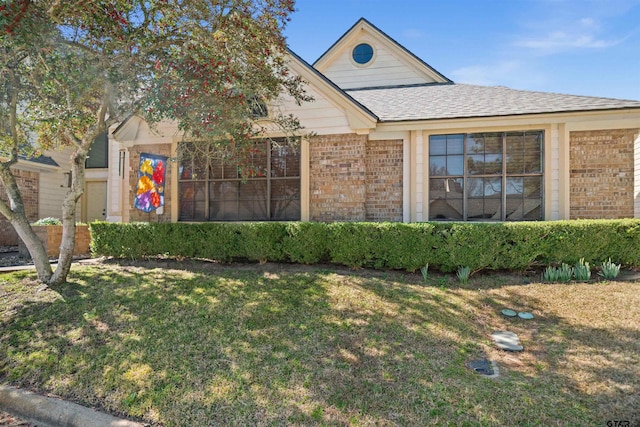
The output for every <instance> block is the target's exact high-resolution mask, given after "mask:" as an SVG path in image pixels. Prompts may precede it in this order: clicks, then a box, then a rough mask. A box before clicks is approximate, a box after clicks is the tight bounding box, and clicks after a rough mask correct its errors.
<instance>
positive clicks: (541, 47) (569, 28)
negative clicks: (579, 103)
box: [513, 17, 629, 55]
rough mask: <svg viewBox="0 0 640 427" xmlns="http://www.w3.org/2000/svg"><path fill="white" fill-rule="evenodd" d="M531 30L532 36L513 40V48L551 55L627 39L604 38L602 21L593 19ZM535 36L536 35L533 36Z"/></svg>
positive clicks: (613, 44) (585, 18)
mask: <svg viewBox="0 0 640 427" xmlns="http://www.w3.org/2000/svg"><path fill="white" fill-rule="evenodd" d="M541 26H542V27H545V25H544V24H543V25H540V24H538V25H536V26H535V27H534V26H531V27H530V31H531V32H533V33H534V34H532V35H527V36H522V37H519V38H517V39H516V41H515V42H514V43H513V44H514V46H516V47H519V48H527V49H531V50H533V51H535V52H536V53H538V54H540V55H551V54H555V53H560V52H566V51H569V50H576V49H604V48H608V47H613V46H616V45H619V44H620V43H622V42H624V41H625V40H626V39H627V38H628V37H629V35H627V36H626V37H619V38H612V37H611V36H609V37H603V36H602V35H601V33H602V32H603V30H602V24H601V22H600V21H599V20H598V19H596V18H593V17H584V18H580V19H574V20H573V21H571V22H561V23H560V22H557V21H556V22H554V23H550V24H547V25H546V27H547V28H542V29H540V27H541ZM536 33H537V34H536Z"/></svg>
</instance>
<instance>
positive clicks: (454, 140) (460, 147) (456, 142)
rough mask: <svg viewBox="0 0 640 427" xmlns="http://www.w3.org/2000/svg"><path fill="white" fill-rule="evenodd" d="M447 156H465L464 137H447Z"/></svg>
mask: <svg viewBox="0 0 640 427" xmlns="http://www.w3.org/2000/svg"><path fill="white" fill-rule="evenodd" d="M447 154H464V135H448V136H447Z"/></svg>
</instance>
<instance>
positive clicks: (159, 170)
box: [133, 153, 167, 212]
mask: <svg viewBox="0 0 640 427" xmlns="http://www.w3.org/2000/svg"><path fill="white" fill-rule="evenodd" d="M166 163H167V158H166V157H163V156H156V155H153V154H146V153H141V154H140V170H139V171H138V187H137V191H136V200H135V202H134V204H133V205H134V206H135V207H136V209H140V210H141V211H143V212H151V211H154V210H156V209H158V208H159V207H161V206H164V180H165V171H166Z"/></svg>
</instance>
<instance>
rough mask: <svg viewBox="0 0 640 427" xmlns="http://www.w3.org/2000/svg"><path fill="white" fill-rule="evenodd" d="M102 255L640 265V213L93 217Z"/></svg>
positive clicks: (389, 265)
mask: <svg viewBox="0 0 640 427" xmlns="http://www.w3.org/2000/svg"><path fill="white" fill-rule="evenodd" d="M90 227H91V235H92V250H93V252H94V254H96V255H105V256H113V257H124V258H132V259H136V258H142V257H150V256H161V255H166V256H172V257H186V258H207V259H215V260H219V261H224V262H230V261H236V260H237V261H242V260H249V261H260V262H266V261H273V262H299V263H305V264H313V263H319V262H331V263H335V264H341V265H345V266H348V267H353V268H357V267H371V268H378V269H395V270H407V271H417V270H419V269H420V268H421V267H423V266H425V265H427V264H428V265H429V267H430V268H432V269H435V270H440V271H443V272H455V271H456V270H457V269H458V267H459V266H461V265H463V266H466V267H469V268H470V269H471V271H478V270H482V269H485V270H516V271H520V270H523V269H526V268H528V267H531V266H544V265H550V264H554V263H567V264H569V265H575V264H576V263H579V262H580V260H581V259H583V262H584V263H585V264H586V263H599V262H601V260H603V259H611V260H613V261H612V262H617V263H620V264H623V265H627V266H639V265H640V220H631V219H629V220H588V221H554V222H537V223H533V222H526V223H418V224H403V223H367V222H363V223H359V222H336V223H314V222H291V223H280V222H257V223H203V224H191V223H173V224H172V223H164V224H146V223H131V224H116V223H106V222H94V223H92V224H90Z"/></svg>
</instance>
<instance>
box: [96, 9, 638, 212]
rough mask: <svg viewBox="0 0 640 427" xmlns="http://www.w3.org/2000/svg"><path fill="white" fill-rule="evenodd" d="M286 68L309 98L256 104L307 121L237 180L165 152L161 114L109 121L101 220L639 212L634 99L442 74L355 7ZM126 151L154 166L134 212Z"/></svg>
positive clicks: (172, 149) (134, 175)
mask: <svg viewBox="0 0 640 427" xmlns="http://www.w3.org/2000/svg"><path fill="white" fill-rule="evenodd" d="M290 69H291V71H292V72H293V73H297V74H298V75H300V76H302V77H303V78H304V80H306V81H307V82H308V92H309V93H310V94H311V95H312V96H313V97H314V99H315V101H314V102H311V103H305V104H303V105H302V106H297V105H296V104H295V103H294V102H293V100H291V99H288V98H287V97H284V96H283V97H282V98H280V99H279V100H278V101H277V102H276V103H274V104H273V105H269V106H268V109H270V110H276V109H277V110H280V111H283V112H286V113H293V114H294V115H296V116H297V117H298V118H299V119H300V121H301V123H302V125H303V126H304V127H305V128H306V129H305V132H312V136H309V137H304V138H302V139H301V141H300V146H299V149H297V150H291V149H288V148H287V147H283V146H281V145H278V144H277V143H275V144H274V143H272V142H261V143H260V144H261V145H260V144H259V146H260V150H259V154H258V155H256V158H255V159H254V161H256V162H259V163H260V164H261V165H262V166H261V167H262V168H263V169H264V171H265V172H266V173H265V174H264V175H265V176H262V177H255V178H251V179H249V180H246V181H243V180H241V179H240V178H238V176H237V171H236V170H234V168H233V167H231V168H229V167H228V165H225V164H224V163H221V162H218V163H216V162H213V164H211V165H210V166H209V167H208V168H202V165H198V164H194V163H186V162H179V161H173V160H172V157H173V156H175V153H176V149H177V147H178V144H179V143H180V142H181V137H180V135H179V134H178V132H177V129H176V126H175V125H174V124H172V123H161V124H160V125H158V126H157V127H155V128H153V129H151V128H150V127H149V126H148V125H147V124H146V123H145V122H144V120H142V119H141V118H140V117H138V116H132V117H130V118H129V119H128V120H126V121H125V122H123V123H121V124H120V125H119V126H118V127H117V128H114V129H112V130H111V132H110V134H109V139H110V141H109V156H108V174H107V177H106V186H107V191H106V194H107V219H108V220H109V221H124V222H128V221H149V222H171V221H173V222H175V221H247V220H301V221H404V222H416V221H432V220H433V221H437V220H454V221H480V220H481V221H513V220H560V219H574V218H632V217H636V218H640V101H631V100H619V99H606V98H595V97H585V96H574V95H563V94H555V93H542V92H531V91H522V90H514V89H509V88H506V87H485V86H475V85H468V84H458V83H454V82H453V81H451V80H450V79H448V78H447V77H445V76H444V75H443V74H441V73H440V72H438V71H437V70H435V69H434V68H433V67H431V66H430V65H429V64H427V63H426V62H424V61H423V60H421V59H420V58H418V57H416V56H415V55H413V54H412V53H411V52H409V51H408V50H407V49H405V48H404V47H402V46H401V45H400V44H398V43H397V42H396V41H394V40H393V39H392V38H391V37H389V36H388V35H386V34H385V33H384V32H382V31H381V30H380V29H378V28H376V27H375V26H374V25H373V24H371V23H370V22H368V21H367V20H365V19H361V20H359V21H358V22H357V23H356V24H355V25H353V27H351V28H350V29H349V30H348V31H347V32H346V33H345V34H344V35H343V36H342V37H341V38H340V39H339V40H338V41H337V42H336V43H335V44H334V45H333V46H331V47H330V48H329V49H328V50H327V51H326V52H325V53H324V54H323V55H322V56H321V57H320V58H319V59H318V60H317V61H316V62H315V63H314V64H313V65H310V64H308V63H306V62H305V61H304V60H303V59H301V58H300V57H298V56H297V55H296V54H295V53H293V52H291V53H290ZM273 136H275V137H277V136H278V135H273ZM257 146H258V145H257ZM141 156H143V160H144V159H146V158H147V157H145V156H163V157H159V158H160V159H164V162H163V161H162V160H159V162H160V163H158V164H160V165H161V166H162V167H163V168H164V169H163V170H164V171H166V179H165V180H164V182H163V186H162V190H164V203H161V202H160V199H159V198H157V197H156V201H157V204H158V206H160V207H159V208H157V209H153V208H152V209H151V210H149V211H147V212H145V211H142V210H140V209H138V208H136V203H137V202H134V200H135V198H136V194H137V190H136V186H137V182H138V179H139V177H140V173H141V172H140V165H141V162H140V159H141ZM145 161H146V160H145ZM143 164H144V162H143ZM147 167H149V166H148V165H147ZM161 205H162V206H161ZM147 206H149V205H148V203H147ZM138 207H139V205H138Z"/></svg>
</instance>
